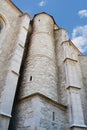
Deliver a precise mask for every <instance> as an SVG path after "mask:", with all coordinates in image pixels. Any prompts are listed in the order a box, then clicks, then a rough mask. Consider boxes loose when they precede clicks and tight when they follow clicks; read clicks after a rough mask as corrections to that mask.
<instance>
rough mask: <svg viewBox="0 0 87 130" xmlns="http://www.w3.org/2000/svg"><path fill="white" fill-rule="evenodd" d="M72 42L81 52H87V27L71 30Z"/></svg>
mask: <svg viewBox="0 0 87 130" xmlns="http://www.w3.org/2000/svg"><path fill="white" fill-rule="evenodd" d="M72 41H73V43H74V44H75V45H76V46H77V48H78V49H79V50H80V51H81V52H83V53H85V52H87V25H84V26H78V27H76V28H74V29H73V32H72Z"/></svg>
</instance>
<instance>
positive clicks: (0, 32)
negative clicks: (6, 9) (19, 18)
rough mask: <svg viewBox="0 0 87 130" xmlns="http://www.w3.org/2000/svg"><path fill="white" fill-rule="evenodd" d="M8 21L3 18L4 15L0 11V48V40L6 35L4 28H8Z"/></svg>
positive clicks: (0, 43)
mask: <svg viewBox="0 0 87 130" xmlns="http://www.w3.org/2000/svg"><path fill="white" fill-rule="evenodd" d="M8 26H9V24H8V21H7V19H6V18H5V16H4V15H3V14H1V13H0V48H1V45H2V41H3V39H4V37H5V35H6V30H7V29H8Z"/></svg>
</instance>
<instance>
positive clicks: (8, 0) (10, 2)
mask: <svg viewBox="0 0 87 130" xmlns="http://www.w3.org/2000/svg"><path fill="white" fill-rule="evenodd" d="M6 1H7V2H8V3H9V4H11V5H12V6H13V7H14V9H16V10H17V11H18V12H19V13H21V14H23V12H22V11H21V10H20V9H19V8H18V7H17V6H16V5H15V4H14V3H13V2H12V0H6Z"/></svg>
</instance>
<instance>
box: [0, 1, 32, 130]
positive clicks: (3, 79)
mask: <svg viewBox="0 0 87 130" xmlns="http://www.w3.org/2000/svg"><path fill="white" fill-rule="evenodd" d="M0 19H3V21H4V23H5V26H4V30H3V31H4V32H1V34H0V68H1V69H0V129H3V130H7V129H8V125H9V120H10V117H11V110H12V106H13V101H14V96H15V91H16V87H17V81H18V77H19V71H20V66H21V61H22V56H23V52H24V46H25V42H26V36H27V32H28V27H29V19H30V18H29V16H28V15H27V14H25V15H23V14H22V12H21V11H19V10H18V9H17V8H16V7H15V6H14V5H13V4H12V3H11V2H10V1H9V0H2V1H0ZM2 33H3V35H2Z"/></svg>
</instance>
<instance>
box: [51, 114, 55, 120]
mask: <svg viewBox="0 0 87 130" xmlns="http://www.w3.org/2000/svg"><path fill="white" fill-rule="evenodd" d="M52 118H53V119H52V120H53V121H55V112H53V117H52Z"/></svg>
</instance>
